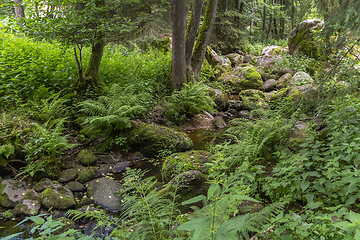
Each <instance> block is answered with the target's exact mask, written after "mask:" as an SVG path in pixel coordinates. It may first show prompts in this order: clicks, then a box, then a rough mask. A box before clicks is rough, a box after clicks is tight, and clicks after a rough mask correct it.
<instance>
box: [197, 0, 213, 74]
mask: <svg viewBox="0 0 360 240" xmlns="http://www.w3.org/2000/svg"><path fill="white" fill-rule="evenodd" d="M217 5H218V0H209V1H208V5H207V6H206V10H205V16H204V20H203V24H202V25H201V28H200V32H199V35H198V38H197V41H196V44H195V48H194V51H193V56H192V60H191V66H192V68H193V69H194V71H195V76H196V77H197V78H199V77H200V73H201V67H202V63H203V61H204V57H205V53H206V48H207V45H208V44H209V42H210V37H211V32H212V30H213V27H214V23H215V18H216V10H217Z"/></svg>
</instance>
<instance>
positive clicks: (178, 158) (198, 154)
mask: <svg viewBox="0 0 360 240" xmlns="http://www.w3.org/2000/svg"><path fill="white" fill-rule="evenodd" d="M213 160H214V157H212V155H211V154H210V153H208V152H206V151H197V150H193V151H189V152H183V153H174V154H172V155H171V156H168V157H167V158H166V159H165V160H164V163H163V166H162V170H161V172H162V177H163V179H164V180H165V181H170V179H171V178H172V177H174V176H175V175H177V174H180V173H183V172H186V171H189V170H198V171H200V172H203V173H208V168H207V167H206V165H205V163H207V162H211V161H213Z"/></svg>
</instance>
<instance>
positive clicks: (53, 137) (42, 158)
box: [19, 118, 75, 177]
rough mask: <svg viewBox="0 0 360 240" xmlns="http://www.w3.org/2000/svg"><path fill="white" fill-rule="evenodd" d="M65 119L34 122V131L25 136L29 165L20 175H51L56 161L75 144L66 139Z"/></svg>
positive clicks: (25, 148)
mask: <svg viewBox="0 0 360 240" xmlns="http://www.w3.org/2000/svg"><path fill="white" fill-rule="evenodd" d="M65 121H66V119H64V118H63V119H56V120H54V121H47V122H46V123H44V124H43V125H39V124H37V123H33V125H34V126H33V127H34V131H33V132H30V133H29V134H28V135H25V136H23V138H26V140H27V143H26V144H25V145H24V150H25V152H26V154H27V155H26V161H27V162H28V165H27V166H26V167H24V168H22V170H21V172H20V173H19V175H23V177H26V176H30V177H34V176H35V174H36V173H40V172H46V174H48V175H49V176H50V175H51V171H48V170H49V169H50V168H56V167H55V166H54V163H55V162H56V160H57V158H58V157H60V154H62V153H63V152H64V151H65V150H67V149H70V148H72V147H74V146H75V144H70V143H68V141H67V140H66V139H67V137H68V135H63V131H64V123H65Z"/></svg>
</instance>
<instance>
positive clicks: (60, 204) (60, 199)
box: [40, 185, 75, 209]
mask: <svg viewBox="0 0 360 240" xmlns="http://www.w3.org/2000/svg"><path fill="white" fill-rule="evenodd" d="M52 187H54V185H52V186H50V187H48V188H47V189H45V190H44V191H43V192H42V193H41V194H40V200H41V202H42V203H44V200H45V199H46V200H47V202H49V203H50V205H51V207H54V208H55V209H66V208H67V207H68V206H69V205H75V200H74V199H73V198H71V197H68V196H66V192H65V188H64V187H62V186H60V187H58V188H57V191H55V190H54V189H52ZM69 191H70V190H69ZM56 192H57V193H59V194H60V196H59V194H57V193H56Z"/></svg>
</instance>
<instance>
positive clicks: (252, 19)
mask: <svg viewBox="0 0 360 240" xmlns="http://www.w3.org/2000/svg"><path fill="white" fill-rule="evenodd" d="M254 15H255V0H253V2H252V10H251V21H250V36H252V35H254Z"/></svg>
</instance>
